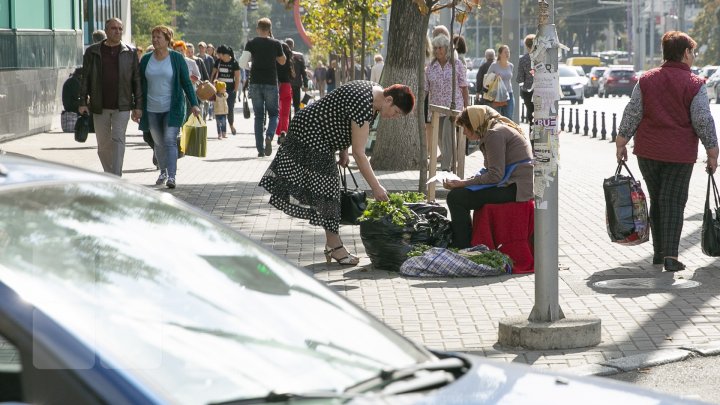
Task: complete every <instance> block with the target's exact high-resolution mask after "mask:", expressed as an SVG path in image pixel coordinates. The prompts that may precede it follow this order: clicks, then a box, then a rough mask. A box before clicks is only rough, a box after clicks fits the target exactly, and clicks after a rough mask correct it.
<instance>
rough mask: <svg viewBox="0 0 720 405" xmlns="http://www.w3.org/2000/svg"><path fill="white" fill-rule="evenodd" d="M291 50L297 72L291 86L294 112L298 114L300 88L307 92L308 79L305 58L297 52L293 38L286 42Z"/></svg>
mask: <svg viewBox="0 0 720 405" xmlns="http://www.w3.org/2000/svg"><path fill="white" fill-rule="evenodd" d="M285 43H286V44H288V46H289V47H290V50H291V51H293V53H292V54H293V57H292V62H293V66H294V70H295V76H294V77H293V78H292V79H291V80H290V86H291V87H292V92H293V110H294V111H295V113H296V114H297V112H298V111H299V110H300V88H301V87H302V89H303V91H304V92H307V87H308V77H307V72H306V71H305V57H304V56H303V54H301V53H300V52H295V51H294V50H293V49H294V48H295V41H293V39H292V38H288V39H286V40H285Z"/></svg>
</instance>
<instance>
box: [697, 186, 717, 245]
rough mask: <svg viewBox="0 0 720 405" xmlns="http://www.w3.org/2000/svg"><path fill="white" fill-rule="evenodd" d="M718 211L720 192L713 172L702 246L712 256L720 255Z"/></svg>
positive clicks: (708, 189)
mask: <svg viewBox="0 0 720 405" xmlns="http://www.w3.org/2000/svg"><path fill="white" fill-rule="evenodd" d="M711 189H712V196H713V200H714V202H715V205H714V206H713V207H710V193H711V191H710V190H711ZM718 211H720V194H718V188H717V185H716V184H715V178H714V177H713V175H712V174H708V185H707V192H706V194H705V212H704V213H703V223H702V232H701V237H700V242H701V243H700V246H701V247H702V252H703V253H705V254H706V255H708V256H712V257H717V256H720V218H718Z"/></svg>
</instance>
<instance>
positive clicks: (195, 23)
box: [178, 0, 255, 57]
mask: <svg viewBox="0 0 720 405" xmlns="http://www.w3.org/2000/svg"><path fill="white" fill-rule="evenodd" d="M245 12H246V7H245V6H244V5H243V4H242V3H241V2H239V1H235V0H213V1H206V0H189V1H188V3H187V10H186V11H185V12H184V13H183V16H182V18H180V19H179V21H178V25H179V26H180V29H181V30H182V31H183V33H184V36H183V40H185V41H188V42H190V43H193V44H195V45H196V46H195V49H197V43H198V42H200V41H204V42H206V43H212V44H213V45H215V47H218V46H220V45H222V44H226V45H230V46H231V47H232V48H233V49H234V50H235V51H236V53H237V51H238V50H239V49H240V47H241V46H242V44H243V43H244V42H245V41H244V33H243V29H242V21H243V20H244V18H245ZM248 25H249V28H248V32H249V33H250V36H251V37H252V36H254V34H255V29H254V27H255V21H250V20H248ZM239 56H240V55H239V53H237V54H236V57H239Z"/></svg>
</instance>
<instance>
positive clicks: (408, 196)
mask: <svg viewBox="0 0 720 405" xmlns="http://www.w3.org/2000/svg"><path fill="white" fill-rule="evenodd" d="M422 201H425V195H424V194H422V193H415V192H409V193H390V194H388V201H377V200H370V201H369V202H368V205H367V207H366V208H365V211H364V212H363V215H362V216H361V217H360V221H361V222H362V221H367V220H380V219H382V218H384V217H386V216H388V217H390V219H391V220H392V223H393V224H395V225H397V226H406V225H408V224H409V223H410V222H411V220H412V219H413V218H415V215H414V214H413V212H412V211H411V210H410V209H409V208H408V207H407V206H405V203H416V202H422Z"/></svg>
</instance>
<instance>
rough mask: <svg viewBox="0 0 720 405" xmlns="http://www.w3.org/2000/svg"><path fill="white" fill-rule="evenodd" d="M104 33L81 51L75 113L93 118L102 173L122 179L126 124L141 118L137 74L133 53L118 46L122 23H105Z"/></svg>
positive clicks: (117, 20)
mask: <svg viewBox="0 0 720 405" xmlns="http://www.w3.org/2000/svg"><path fill="white" fill-rule="evenodd" d="M105 33H106V34H107V39H105V40H104V41H102V42H99V43H96V44H93V45H90V46H89V47H88V48H87V50H85V55H84V57H83V76H82V81H81V85H80V108H79V109H78V111H79V113H80V114H88V113H89V112H91V113H92V114H93V118H94V122H95V134H96V135H97V144H98V156H99V157H100V163H101V164H102V167H103V171H105V172H106V173H113V174H115V175H117V176H122V167H123V159H124V157H125V131H126V130H127V124H128V120H129V118H130V116H131V114H132V119H133V121H135V122H138V121H139V120H140V117H142V89H141V87H140V71H139V69H138V58H137V54H136V53H135V50H134V49H133V48H131V47H130V46H128V45H127V44H125V43H123V42H122V33H123V23H122V21H120V19H118V18H111V19H109V20H107V21H106V22H105ZM131 111H132V113H131Z"/></svg>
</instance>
